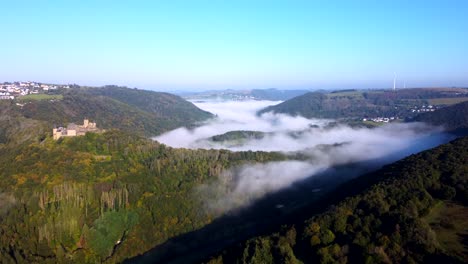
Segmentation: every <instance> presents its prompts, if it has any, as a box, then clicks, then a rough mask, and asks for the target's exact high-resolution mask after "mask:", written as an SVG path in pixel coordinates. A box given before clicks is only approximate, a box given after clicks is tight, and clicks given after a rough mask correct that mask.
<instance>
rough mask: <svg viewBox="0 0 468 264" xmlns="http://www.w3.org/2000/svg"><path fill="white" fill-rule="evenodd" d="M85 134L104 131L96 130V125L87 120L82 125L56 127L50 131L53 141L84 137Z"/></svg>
mask: <svg viewBox="0 0 468 264" xmlns="http://www.w3.org/2000/svg"><path fill="white" fill-rule="evenodd" d="M86 132H94V133H97V132H104V130H102V129H99V128H97V126H96V123H93V122H89V120H88V119H85V120H83V125H77V124H74V123H70V124H68V126H67V127H66V128H65V127H57V128H54V129H52V135H53V138H54V139H55V140H57V139H59V138H61V137H76V136H84V135H85V134H86Z"/></svg>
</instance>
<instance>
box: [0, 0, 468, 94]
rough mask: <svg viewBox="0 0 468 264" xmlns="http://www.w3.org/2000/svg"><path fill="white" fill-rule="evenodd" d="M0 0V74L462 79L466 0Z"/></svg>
mask: <svg viewBox="0 0 468 264" xmlns="http://www.w3.org/2000/svg"><path fill="white" fill-rule="evenodd" d="M0 1H1V5H0V10H1V11H0V19H1V22H0V32H1V37H0V82H3V81H16V80H18V81H19V80H22V81H26V80H36V81H42V82H54V83H78V84H83V85H103V84H119V85H127V86H130V87H140V88H147V89H155V90H174V89H178V90H190V89H197V90H203V89H225V88H239V89H248V88H271V87H276V88H283V89H288V88H310V89H339V88H384V87H388V88H389V87H391V86H392V85H393V74H394V72H396V74H397V77H398V85H399V86H403V82H404V81H405V82H406V85H407V86H408V87H416V86H468V1H465V0H458V1H457V0H437V1H432V0H423V1H420V0H411V1H410V0H391V1H390V0H388V1H384V0H381V1H379V0H373V1H370V0H356V1H352V0H349V1H344V0H343V1H333V0H323V1H312V0H305V1H298V0H284V1H274V0H265V1H263V0H245V1H242V0H231V1H227V0H223V1H221V0H219V1H217V0H211V1H208V0H207V1H197V0H185V1H180V0H167V1H162V0H160V1H158V0H155V1H138V0H132V1H130V0H128V1H116V0H108V1H107V0H91V1H86V0H61V1H41V0H31V1H23V0H14V1H7V0H0Z"/></svg>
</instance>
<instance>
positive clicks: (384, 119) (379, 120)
mask: <svg viewBox="0 0 468 264" xmlns="http://www.w3.org/2000/svg"><path fill="white" fill-rule="evenodd" d="M395 119H398V118H397V117H394V116H392V117H375V118H363V119H362V121H372V122H376V123H388V122H390V121H393V120H395Z"/></svg>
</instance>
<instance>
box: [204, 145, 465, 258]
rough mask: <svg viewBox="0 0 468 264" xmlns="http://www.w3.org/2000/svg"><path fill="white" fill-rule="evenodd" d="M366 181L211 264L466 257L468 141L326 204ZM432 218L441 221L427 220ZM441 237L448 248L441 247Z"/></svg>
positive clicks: (384, 172) (414, 159) (407, 163)
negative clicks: (302, 219)
mask: <svg viewBox="0 0 468 264" xmlns="http://www.w3.org/2000/svg"><path fill="white" fill-rule="evenodd" d="M366 182H367V184H366ZM369 182H377V183H376V184H374V185H373V186H371V187H370V188H368V189H367V190H365V191H363V192H361V193H360V194H358V195H355V196H352V197H349V198H347V199H345V200H344V201H342V202H340V203H338V204H337V205H335V206H331V207H330V208H329V209H328V210H327V211H326V212H324V213H322V214H319V215H316V216H314V217H312V218H310V219H309V220H307V221H305V222H300V223H297V224H296V225H294V226H289V227H287V226H286V227H284V228H283V229H282V231H280V232H278V233H274V234H272V235H268V236H262V237H257V238H253V239H250V240H248V241H246V242H245V243H243V244H241V245H238V246H237V247H233V248H230V249H227V250H225V251H224V252H223V253H222V254H221V255H220V256H218V257H215V258H212V259H211V260H210V263H301V262H303V263H316V262H320V263H463V262H465V261H466V260H467V258H468V256H467V254H466V251H464V249H463V248H464V247H465V248H466V236H467V235H468V226H467V222H466V217H467V216H468V209H467V205H468V188H467V186H468V137H465V138H461V139H458V140H455V141H453V142H451V143H449V144H446V145H442V146H440V147H437V148H435V149H432V150H428V151H425V152H422V153H420V154H417V155H412V156H410V157H408V158H406V159H403V160H401V161H399V162H396V163H394V164H391V165H388V166H386V167H384V168H383V169H381V170H379V171H377V172H375V173H372V174H370V175H366V176H363V177H362V178H358V179H356V180H355V181H352V182H350V183H347V184H346V185H345V186H343V187H342V188H340V189H338V190H337V192H335V193H333V194H332V195H331V196H330V198H329V199H330V200H334V199H335V198H334V197H336V196H338V197H342V196H343V195H344V193H353V192H355V189H356V188H357V189H359V188H361V187H362V186H365V185H368V184H369ZM441 204H442V206H446V207H453V208H458V209H457V210H458V212H459V213H458V214H453V215H451V216H449V217H447V216H446V217H444V216H443V215H441V212H440V209H439V207H440V206H441ZM435 211H438V212H435ZM446 212H448V210H446ZM434 215H438V217H439V218H441V219H442V220H440V221H434V220H433V219H434ZM431 219H432V220H431ZM447 234H449V236H448V235H447ZM439 235H440V237H439ZM447 237H449V239H451V240H452V241H450V243H446V241H445V240H447ZM457 245H459V246H457ZM463 245H464V246H463Z"/></svg>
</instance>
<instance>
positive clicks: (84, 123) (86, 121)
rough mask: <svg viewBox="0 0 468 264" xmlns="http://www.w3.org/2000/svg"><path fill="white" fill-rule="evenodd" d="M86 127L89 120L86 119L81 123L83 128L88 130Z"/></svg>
mask: <svg viewBox="0 0 468 264" xmlns="http://www.w3.org/2000/svg"><path fill="white" fill-rule="evenodd" d="M88 126H89V120H88V119H85V120H84V121H83V127H84V128H88Z"/></svg>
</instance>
